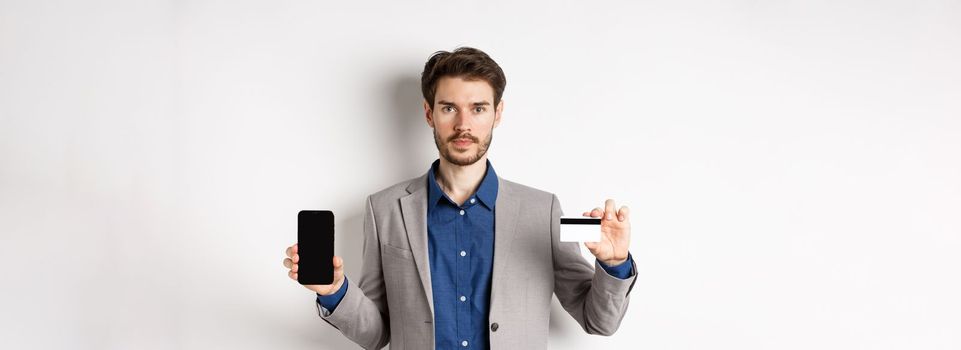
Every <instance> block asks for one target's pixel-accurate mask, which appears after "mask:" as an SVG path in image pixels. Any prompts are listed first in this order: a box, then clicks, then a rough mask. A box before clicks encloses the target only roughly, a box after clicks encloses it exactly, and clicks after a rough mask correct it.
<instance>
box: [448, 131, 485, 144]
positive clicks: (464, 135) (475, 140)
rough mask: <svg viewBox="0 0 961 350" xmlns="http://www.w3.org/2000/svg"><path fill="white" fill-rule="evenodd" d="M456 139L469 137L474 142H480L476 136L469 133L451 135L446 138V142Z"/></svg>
mask: <svg viewBox="0 0 961 350" xmlns="http://www.w3.org/2000/svg"><path fill="white" fill-rule="evenodd" d="M456 139H470V140H471V141H473V142H474V143H480V140H478V139H477V138H476V137H474V135H471V134H469V133H465V134H460V135H454V136H451V137H450V138H448V139H447V142H454V140H456Z"/></svg>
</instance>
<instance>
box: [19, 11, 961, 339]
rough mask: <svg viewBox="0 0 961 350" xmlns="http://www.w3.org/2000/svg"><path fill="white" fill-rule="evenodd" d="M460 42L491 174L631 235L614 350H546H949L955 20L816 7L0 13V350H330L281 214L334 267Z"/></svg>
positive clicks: (956, 137)
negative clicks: (604, 209)
mask: <svg viewBox="0 0 961 350" xmlns="http://www.w3.org/2000/svg"><path fill="white" fill-rule="evenodd" d="M461 45H470V46H475V47H478V48H481V49H482V50H485V51H486V52H488V53H489V54H490V55H491V56H492V57H493V58H494V59H495V60H497V61H498V62H499V63H500V64H501V66H502V67H503V68H504V70H505V72H506V74H507V80H508V83H507V90H506V93H505V95H504V100H505V103H506V105H505V111H504V119H503V122H502V123H501V125H500V127H499V128H497V129H496V130H495V136H494V141H493V145H492V148H491V151H490V159H491V161H492V162H493V164H494V166H495V167H496V169H497V172H498V174H500V175H501V176H503V177H504V178H507V179H509V180H513V181H516V182H520V183H523V184H527V185H530V186H533V187H536V188H540V189H543V190H547V191H550V192H554V193H556V194H557V195H558V196H559V198H560V199H561V202H562V205H563V207H564V210H565V214H568V215H579V214H580V212H581V211H583V210H587V209H590V208H592V207H594V206H597V205H601V204H602V203H603V200H604V199H605V198H608V197H611V198H615V199H616V200H617V201H618V204H627V205H629V206H630V207H631V209H632V212H633V236H632V242H631V250H632V252H633V254H634V257H635V259H636V260H637V265H638V269H639V271H638V273H639V279H638V282H637V285H636V286H635V288H634V291H633V294H632V298H631V304H630V309H629V310H628V313H627V316H626V317H625V319H624V321H623V323H622V325H621V328H620V330H619V331H618V332H617V333H616V334H615V335H614V336H612V337H599V336H589V335H586V334H584V333H583V331H581V330H580V329H579V328H578V327H577V325H576V323H575V322H574V321H573V319H571V318H570V317H569V316H568V315H567V314H566V313H564V312H563V310H562V309H560V307H559V306H558V305H557V304H556V302H555V304H554V309H553V310H554V312H553V313H552V315H553V316H554V317H553V318H552V320H551V348H552V349H583V348H587V347H591V348H593V349H605V348H625V349H626V348H634V349H699V350H700V349H738V350H746V349H814V348H816V349H958V348H961V332H959V330H961V298H959V297H958V295H961V277H959V276H961V271H959V267H961V254H959V252H961V215H959V214H961V181H959V179H961V102H959V101H961V64H959V62H961V3H959V2H958V1H833V0H832V1H828V0H825V1H662V2H653V1H631V2H623V3H601V2H590V3H589V4H588V2H586V1H545V2H542V3H538V4H534V3H530V4H522V3H519V2H516V1H515V2H507V1H420V2H407V1H378V2H347V1H337V2H334V1H329V2H322V1H237V0H230V1H227V0H224V1H120V0H116V1H107V0H105V1H84V2H81V1H7V0H3V1H0V234H2V236H0V238H2V244H0V284H2V285H0V293H2V295H0V348H4V349H203V348H231V349H280V348H284V349H344V348H354V347H355V346H354V345H353V343H351V342H349V341H348V340H346V338H344V337H342V336H341V335H340V334H339V332H337V331H336V330H334V329H333V328H332V327H330V326H328V325H327V324H326V323H324V322H323V321H322V320H320V319H319V318H318V317H317V315H316V310H315V308H314V304H313V303H314V295H313V293H311V292H310V291H308V290H306V289H304V288H303V287H301V286H300V285H298V284H296V283H295V282H294V281H292V280H290V279H288V278H287V275H286V269H285V268H284V267H283V266H282V264H281V261H282V259H283V257H284V254H283V251H284V248H285V247H287V246H288V245H290V244H292V243H293V242H294V241H295V240H296V214H297V211H298V210H300V209H307V208H313V209H321V208H324V209H332V210H334V211H335V213H336V215H337V227H338V243H337V250H338V252H339V253H340V254H341V255H343V256H344V257H345V259H346V261H347V271H348V275H353V276H358V273H359V270H360V266H359V261H360V248H361V247H360V246H361V238H360V235H361V231H362V218H363V217H362V213H363V211H362V210H363V208H364V207H363V203H364V198H365V197H366V195H367V194H370V193H373V192H375V191H377V190H380V189H382V188H384V187H386V186H388V185H391V184H393V183H396V182H399V181H402V180H404V179H407V178H410V177H414V176H417V175H420V174H423V173H424V172H425V171H427V169H428V167H429V165H430V162H431V161H432V160H433V159H435V158H436V157H437V152H436V149H435V148H434V145H433V141H432V139H431V136H430V129H429V127H428V126H427V124H426V122H424V120H423V117H422V114H421V105H420V99H421V96H420V90H419V75H420V72H421V69H422V68H423V63H424V62H425V61H426V59H427V57H428V56H429V55H430V54H431V53H432V52H434V51H436V50H450V49H453V48H455V47H457V46H461Z"/></svg>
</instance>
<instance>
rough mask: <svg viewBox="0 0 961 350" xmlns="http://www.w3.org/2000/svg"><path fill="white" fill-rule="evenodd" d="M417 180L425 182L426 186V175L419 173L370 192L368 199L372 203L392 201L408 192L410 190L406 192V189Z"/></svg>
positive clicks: (413, 185)
mask: <svg viewBox="0 0 961 350" xmlns="http://www.w3.org/2000/svg"><path fill="white" fill-rule="evenodd" d="M417 181H422V182H425V184H424V185H425V186H426V181H427V176H426V175H421V176H417V177H414V178H410V179H407V180H404V181H401V182H398V183H395V184H393V185H390V186H387V187H384V188H382V189H380V190H378V191H376V192H374V193H371V194H370V195H369V196H368V197H369V198H370V201H371V202H374V203H380V202H384V201H394V200H397V199H399V198H401V197H404V196H406V195H408V194H410V192H408V190H407V189H408V188H411V187H416V186H415V184H416V183H417Z"/></svg>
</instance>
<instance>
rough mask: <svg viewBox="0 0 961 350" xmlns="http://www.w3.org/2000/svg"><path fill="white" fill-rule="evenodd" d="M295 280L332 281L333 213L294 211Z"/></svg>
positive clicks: (302, 281)
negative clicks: (295, 231)
mask: <svg viewBox="0 0 961 350" xmlns="http://www.w3.org/2000/svg"><path fill="white" fill-rule="evenodd" d="M297 255H300V260H299V261H298V262H297V265H298V266H297V282H300V284H333V283H334V213H333V212H331V211H329V210H301V211H300V213H298V214H297Z"/></svg>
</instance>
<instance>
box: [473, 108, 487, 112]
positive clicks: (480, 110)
mask: <svg viewBox="0 0 961 350" xmlns="http://www.w3.org/2000/svg"><path fill="white" fill-rule="evenodd" d="M484 110H485V109H484V107H477V108H474V112H476V113H481V112H483V111H484Z"/></svg>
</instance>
